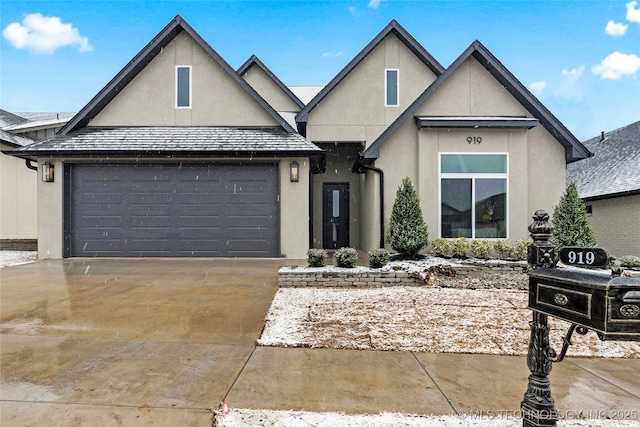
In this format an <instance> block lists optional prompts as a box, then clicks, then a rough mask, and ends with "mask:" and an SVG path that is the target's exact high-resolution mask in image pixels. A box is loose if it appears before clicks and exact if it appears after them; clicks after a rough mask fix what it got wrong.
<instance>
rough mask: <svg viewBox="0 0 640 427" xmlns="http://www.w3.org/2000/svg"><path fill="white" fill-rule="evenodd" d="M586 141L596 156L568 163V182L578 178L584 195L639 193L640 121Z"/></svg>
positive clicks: (613, 195)
mask: <svg viewBox="0 0 640 427" xmlns="http://www.w3.org/2000/svg"><path fill="white" fill-rule="evenodd" d="M583 144H584V145H585V146H586V147H587V148H588V149H589V150H590V151H592V152H593V153H594V155H593V157H590V158H588V159H584V160H580V161H579V162H575V163H572V164H570V165H568V166H567V183H570V182H572V181H575V183H576V186H577V187H578V194H579V195H580V197H581V198H583V199H590V200H596V199H605V198H610V197H616V196H625V195H631V194H640V121H638V122H635V123H632V124H630V125H628V126H624V127H621V128H619V129H616V130H613V131H611V132H607V133H605V134H604V139H602V136H597V137H595V138H591V139H588V140H586V141H584V142H583Z"/></svg>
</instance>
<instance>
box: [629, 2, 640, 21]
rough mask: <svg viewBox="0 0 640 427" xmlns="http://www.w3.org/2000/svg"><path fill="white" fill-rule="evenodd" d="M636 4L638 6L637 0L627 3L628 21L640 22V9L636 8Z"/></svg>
mask: <svg viewBox="0 0 640 427" xmlns="http://www.w3.org/2000/svg"><path fill="white" fill-rule="evenodd" d="M636 6H638V2H637V1H632V2H629V3H627V21H629V22H637V23H639V24H640V9H636Z"/></svg>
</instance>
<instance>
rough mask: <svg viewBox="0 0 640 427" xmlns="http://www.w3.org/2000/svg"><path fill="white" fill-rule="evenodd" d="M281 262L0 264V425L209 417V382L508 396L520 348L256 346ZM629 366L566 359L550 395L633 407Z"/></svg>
mask: <svg viewBox="0 0 640 427" xmlns="http://www.w3.org/2000/svg"><path fill="white" fill-rule="evenodd" d="M283 262H284V260H281V259H278V260H235V259H233V260H229V259H225V260H219V259H216V260H211V259H206V260H202V259H199V260H196V259H186V260H185V259H180V260H176V259H171V260H169V259H155V260H154V259H143V260H130V259H126V260H104V259H103V260H93V259H92V260H87V259H67V260H55V261H40V262H37V263H32V264H26V265H20V266H14V267H8V268H4V269H2V270H0V279H1V285H0V324H1V325H0V326H1V332H2V334H1V336H0V352H1V375H0V425H2V426H5V425H6V426H27V425H47V426H84V425H101V426H119V425H125V426H143V425H151V424H153V425H161V426H175V425H181V426H209V425H211V415H212V414H211V408H216V407H217V406H218V405H219V403H220V401H221V400H222V399H223V398H225V397H226V398H227V401H228V403H229V406H231V407H232V408H233V407H236V408H247V409H284V410H288V409H294V410H308V411H339V412H345V413H378V412H401V413H416V414H439V415H445V414H448V415H454V414H456V413H458V412H459V411H462V412H465V413H469V414H473V413H476V412H478V411H484V412H485V413H488V411H493V413H500V412H501V411H511V413H513V411H517V409H518V408H519V405H520V401H521V400H522V396H523V394H524V391H525V389H526V381H527V376H528V373H529V372H528V369H527V365H526V360H525V358H524V357H506V356H504V357H503V356H488V355H487V356H485V355H459V354H429V353H409V352H371V351H348V350H318V349H298V348H296V349H283V348H264V347H258V348H256V347H255V340H256V339H257V338H258V337H259V336H260V333H261V331H262V327H263V325H264V317H265V314H266V312H267V310H268V308H269V306H270V304H271V301H272V299H273V296H274V294H275V292H276V290H277V286H278V285H277V269H278V267H279V266H280V265H281V264H283ZM286 262H287V263H288V264H290V263H291V261H290V260H287V261H286ZM638 372H640V360H637V359H635V360H617V359H575V358H574V359H572V358H569V359H568V360H566V361H565V362H563V363H561V364H559V365H556V366H554V369H553V371H552V374H551V381H552V390H553V394H554V397H555V399H556V406H557V408H558V409H559V410H560V411H567V412H569V411H571V413H578V412H580V411H582V412H583V413H584V414H585V415H588V414H590V413H591V414H592V416H595V417H598V415H597V414H598V412H596V411H606V412H607V413H609V414H615V413H616V412H615V411H618V410H638V409H640V377H639V376H638V374H637V373H638ZM599 417H600V418H602V416H599Z"/></svg>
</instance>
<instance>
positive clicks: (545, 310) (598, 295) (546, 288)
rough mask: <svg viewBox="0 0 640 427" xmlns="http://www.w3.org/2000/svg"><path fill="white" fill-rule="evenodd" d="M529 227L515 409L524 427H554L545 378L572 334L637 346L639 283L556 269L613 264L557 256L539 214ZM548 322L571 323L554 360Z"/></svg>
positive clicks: (573, 251) (586, 255) (579, 254)
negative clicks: (527, 313)
mask: <svg viewBox="0 0 640 427" xmlns="http://www.w3.org/2000/svg"><path fill="white" fill-rule="evenodd" d="M533 220H534V222H533V223H532V224H531V225H530V226H529V232H530V233H531V237H532V238H533V243H532V244H531V246H530V247H529V252H528V256H527V261H528V263H529V265H530V267H531V271H530V272H529V308H530V309H531V310H533V318H532V320H531V322H529V325H530V326H531V338H530V341H529V351H528V354H527V365H528V367H529V370H530V371H531V375H529V382H528V386H527V391H526V392H525V394H524V399H523V401H522V404H521V405H520V408H521V410H522V417H523V421H522V424H523V426H525V427H533V426H537V427H542V426H556V425H557V421H558V413H557V411H556V408H555V403H554V400H553V398H552V397H551V382H550V381H549V373H550V372H551V367H552V364H553V363H554V362H561V361H562V360H563V359H564V356H565V355H566V353H567V350H568V349H569V346H570V345H571V344H572V342H571V336H572V335H573V333H574V332H578V333H579V334H582V335H584V334H586V333H587V332H588V331H589V330H593V331H594V332H596V333H597V334H598V337H599V338H600V339H601V340H621V341H640V280H638V279H632V278H630V277H620V273H621V270H618V269H616V268H612V272H613V277H612V276H611V275H609V274H606V273H604V272H602V271H594V270H587V269H560V268H556V265H557V263H558V260H559V259H561V260H562V261H563V263H565V264H572V265H576V266H578V267H590V268H609V267H612V266H611V261H612V258H610V257H609V255H608V254H607V252H606V251H605V250H604V249H600V248H563V249H562V250H560V252H559V253H556V250H555V248H554V246H553V245H552V244H551V242H550V241H549V239H550V238H551V236H552V234H553V225H551V223H550V222H549V215H548V214H547V213H546V212H545V211H543V210H538V211H536V213H535V214H534V216H533ZM548 316H553V317H557V318H559V319H562V320H566V321H568V322H570V323H571V327H570V328H569V330H568V332H567V335H566V336H565V338H564V343H563V346H562V350H561V352H560V354H559V355H558V354H557V352H556V351H555V350H554V349H553V347H552V346H551V345H550V343H549V329H550V328H549V323H548Z"/></svg>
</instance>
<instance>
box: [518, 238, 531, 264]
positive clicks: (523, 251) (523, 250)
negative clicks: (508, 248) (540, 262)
mask: <svg viewBox="0 0 640 427" xmlns="http://www.w3.org/2000/svg"><path fill="white" fill-rule="evenodd" d="M532 243H533V240H531V239H520V240H518V241H517V242H516V252H515V256H516V258H518V259H521V260H526V259H527V251H528V250H529V246H531V244H532Z"/></svg>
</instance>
